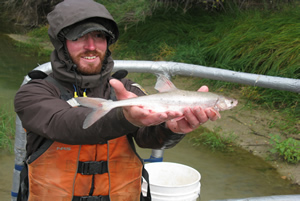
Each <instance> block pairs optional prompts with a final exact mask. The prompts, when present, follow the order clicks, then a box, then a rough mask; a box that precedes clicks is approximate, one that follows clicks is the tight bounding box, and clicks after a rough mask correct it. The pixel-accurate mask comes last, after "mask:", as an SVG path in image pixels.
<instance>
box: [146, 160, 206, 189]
mask: <svg viewBox="0 0 300 201" xmlns="http://www.w3.org/2000/svg"><path fill="white" fill-rule="evenodd" d="M157 164H171V165H176V166H181V167H185V168H188V169H190V170H192V171H193V172H195V173H196V175H197V179H196V180H195V181H194V182H192V183H189V184H182V185H179V186H172V185H162V184H155V183H154V184H153V183H151V182H150V184H151V185H152V186H153V187H159V188H170V187H171V188H178V189H179V188H182V187H188V186H193V185H195V184H197V183H200V180H201V174H200V172H199V171H198V170H196V169H195V168H192V167H190V166H188V165H184V164H180V163H175V162H153V163H147V164H145V168H146V169H147V166H155V165H157ZM149 177H151V176H150V174H149Z"/></svg>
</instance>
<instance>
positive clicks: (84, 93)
mask: <svg viewBox="0 0 300 201" xmlns="http://www.w3.org/2000/svg"><path fill="white" fill-rule="evenodd" d="M76 68H77V65H76V64H74V65H73V66H72V71H73V72H74V75H75V85H74V84H73V87H74V98H77V97H78V93H77V89H78V84H77V73H76ZM83 97H87V95H86V89H85V90H84V92H83Z"/></svg>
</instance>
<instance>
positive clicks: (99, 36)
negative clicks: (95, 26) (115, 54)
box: [96, 33, 105, 38]
mask: <svg viewBox="0 0 300 201" xmlns="http://www.w3.org/2000/svg"><path fill="white" fill-rule="evenodd" d="M96 36H97V38H105V36H104V34H103V33H99V34H97V35H96Z"/></svg>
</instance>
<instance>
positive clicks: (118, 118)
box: [14, 0, 184, 157]
mask: <svg viewBox="0 0 300 201" xmlns="http://www.w3.org/2000/svg"><path fill="white" fill-rule="evenodd" d="M99 11H100V12H99ZM47 18H48V22H49V25H50V27H49V30H48V34H49V37H50V39H51V42H52V44H53V45H54V48H55V49H54V51H53V52H52V54H51V64H52V70H53V73H52V74H51V75H50V76H51V77H53V78H54V79H55V80H57V81H58V82H59V83H60V84H61V85H62V86H63V87H65V88H66V89H67V90H68V91H69V92H70V93H74V87H73V86H74V85H75V86H77V90H78V91H77V92H78V93H79V95H80V94H81V95H82V93H83V91H86V94H87V96H88V97H99V98H104V99H110V94H111V86H110V85H109V80H110V79H111V77H110V76H111V75H110V74H111V72H112V69H113V65H114V63H113V60H112V58H111V56H110V55H108V58H107V63H106V65H105V66H104V68H103V69H102V71H101V73H100V74H97V75H81V74H79V73H77V71H76V70H75V69H74V68H73V67H74V64H73V62H72V60H71V59H70V57H69V55H68V52H67V50H66V49H65V39H64V38H63V35H62V34H61V33H62V32H63V30H65V29H67V28H68V27H69V26H71V25H73V24H74V23H76V22H80V21H82V20H85V19H89V18H94V19H99V20H102V21H103V20H104V23H103V26H107V27H106V28H107V29H109V30H111V31H112V33H113V34H114V35H115V38H114V39H113V40H112V41H111V43H113V42H115V41H116V40H117V39H118V36H119V32H118V28H117V25H116V23H115V21H114V19H113V18H112V16H111V15H110V14H109V12H108V11H107V10H106V8H105V7H104V6H103V5H101V4H98V3H96V2H94V1H93V0H84V1H82V0H65V1H63V2H62V3H60V4H58V5H57V6H56V7H55V9H54V10H53V11H52V12H51V13H49V14H48V16H47ZM121 81H122V83H123V84H124V86H125V88H126V89H127V90H128V91H131V92H133V93H135V94H137V95H138V96H141V95H145V94H144V93H143V91H142V90H141V89H140V88H138V87H136V85H133V82H132V81H130V80H128V79H122V80H121ZM60 93H61V92H60V90H59V89H58V88H57V87H56V86H54V85H53V84H52V83H50V82H48V81H47V80H44V79H34V80H32V81H30V82H29V83H28V84H26V85H24V86H22V87H21V88H20V89H19V90H18V92H17V94H16V96H15V102H14V104H15V111H16V113H17V114H18V116H19V117H20V119H21V121H22V125H23V127H24V128H25V129H26V130H27V133H28V135H27V145H26V150H27V157H30V156H31V155H32V154H33V153H35V152H36V151H37V150H38V149H39V148H40V147H41V146H42V145H43V144H44V143H45V142H46V141H47V140H51V141H54V142H58V143H63V144H69V145H93V144H103V143H106V142H107V141H109V140H113V139H116V138H120V137H122V136H125V135H127V136H132V137H133V138H134V139H135V141H136V143H137V144H138V145H139V146H140V147H142V148H152V149H159V148H170V147H172V146H174V145H175V144H176V143H178V142H179V141H180V140H181V139H182V138H183V136H184V135H178V134H174V133H173V132H171V131H170V130H169V129H167V128H165V126H164V125H157V126H149V127H143V128H139V127H136V126H134V125H132V124H131V123H130V122H128V121H127V120H126V118H125V117H124V114H123V111H122V108H116V109H113V110H111V111H110V112H109V113H108V114H106V115H105V117H103V118H101V119H99V120H98V121H97V122H95V123H94V124H93V125H92V126H90V127H89V128H87V129H83V128H82V125H83V121H84V120H85V118H86V116H87V115H88V114H89V113H90V112H91V109H89V108H84V107H71V106H70V105H69V104H68V103H67V102H66V101H64V100H62V99H60V98H59V97H60V95H61V94H60Z"/></svg>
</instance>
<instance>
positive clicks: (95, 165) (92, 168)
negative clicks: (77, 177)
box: [77, 161, 108, 175]
mask: <svg viewBox="0 0 300 201" xmlns="http://www.w3.org/2000/svg"><path fill="white" fill-rule="evenodd" d="M77 172H78V173H80V174H83V175H92V174H103V173H107V172H108V167H107V161H88V162H81V161H79V163H78V169H77Z"/></svg>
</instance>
